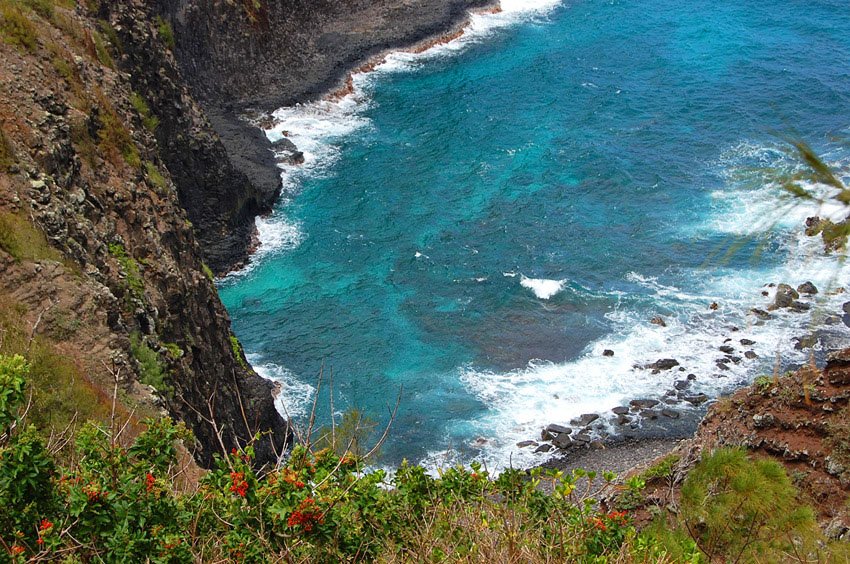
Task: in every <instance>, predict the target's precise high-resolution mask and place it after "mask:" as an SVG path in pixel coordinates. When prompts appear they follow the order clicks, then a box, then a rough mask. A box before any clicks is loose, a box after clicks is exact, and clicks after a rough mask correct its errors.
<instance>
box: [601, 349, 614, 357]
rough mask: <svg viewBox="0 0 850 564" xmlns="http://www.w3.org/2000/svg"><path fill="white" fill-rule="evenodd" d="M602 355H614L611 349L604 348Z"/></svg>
mask: <svg viewBox="0 0 850 564" xmlns="http://www.w3.org/2000/svg"><path fill="white" fill-rule="evenodd" d="M602 356H614V351H612V350H611V349H605V350H604V351H602Z"/></svg>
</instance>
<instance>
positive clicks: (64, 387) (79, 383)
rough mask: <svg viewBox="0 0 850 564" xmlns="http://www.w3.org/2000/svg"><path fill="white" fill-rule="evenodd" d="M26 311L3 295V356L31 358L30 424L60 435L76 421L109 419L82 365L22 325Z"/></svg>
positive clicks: (0, 331)
mask: <svg viewBox="0 0 850 564" xmlns="http://www.w3.org/2000/svg"><path fill="white" fill-rule="evenodd" d="M25 314H26V308H24V307H22V306H21V305H20V304H17V303H15V302H14V301H13V300H12V299H11V298H10V297H9V296H3V295H0V335H2V338H0V357H2V356H3V355H5V357H9V358H14V357H15V355H26V356H27V358H28V359H29V363H28V378H29V381H30V384H31V387H30V390H29V397H30V400H31V402H32V407H31V409H30V411H29V416H28V422H29V423H31V424H34V425H35V426H36V428H37V429H39V430H40V431H43V432H46V433H51V432H54V431H55V432H60V431H62V430H64V429H65V428H66V427H68V426H69V425H70V424H71V423H72V422H73V421H74V420H75V419H77V418H79V419H81V420H85V419H105V418H107V417H108V414H109V410H108V407H107V405H106V402H105V399H103V400H102V398H101V397H100V396H99V395H98V393H97V391H96V390H95V388H94V387H93V386H92V384H91V383H90V382H89V381H88V380H87V379H86V378H85V376H84V375H83V374H81V372H80V370H79V368H78V366H77V365H76V363H75V362H74V360H73V358H72V357H70V356H69V355H68V354H67V353H65V352H64V351H62V350H60V349H58V348H57V347H56V345H54V344H53V342H52V341H51V340H50V339H49V338H48V337H46V336H43V335H35V336H33V335H32V332H31V329H30V327H27V326H25V325H24V323H23V322H22V319H23V317H24V315H25Z"/></svg>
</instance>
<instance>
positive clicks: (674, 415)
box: [661, 407, 681, 419]
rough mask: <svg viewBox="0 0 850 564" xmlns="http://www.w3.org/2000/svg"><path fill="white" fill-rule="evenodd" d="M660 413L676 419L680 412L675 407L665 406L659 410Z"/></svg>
mask: <svg viewBox="0 0 850 564" xmlns="http://www.w3.org/2000/svg"><path fill="white" fill-rule="evenodd" d="M661 415H663V416H664V417H669V418H670V419H678V418H679V416H680V415H681V414H680V413H679V412H678V411H676V410H675V409H670V408H668V407H665V408H664V409H662V410H661Z"/></svg>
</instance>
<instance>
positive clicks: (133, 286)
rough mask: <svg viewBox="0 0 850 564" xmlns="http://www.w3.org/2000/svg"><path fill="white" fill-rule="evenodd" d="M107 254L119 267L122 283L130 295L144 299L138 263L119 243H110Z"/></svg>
mask: <svg viewBox="0 0 850 564" xmlns="http://www.w3.org/2000/svg"><path fill="white" fill-rule="evenodd" d="M109 254H110V255H112V256H113V257H114V258H115V260H117V261H118V264H119V265H120V266H121V270H122V271H123V272H124V281H125V283H126V285H127V289H128V290H129V292H130V295H131V296H132V297H135V298H138V299H141V298H142V297H144V294H145V281H144V280H143V279H142V275H141V273H140V271H139V263H137V262H136V260H135V259H134V258H133V257H131V256H129V255H128V254H127V251H126V249H124V245H122V244H120V243H110V244H109Z"/></svg>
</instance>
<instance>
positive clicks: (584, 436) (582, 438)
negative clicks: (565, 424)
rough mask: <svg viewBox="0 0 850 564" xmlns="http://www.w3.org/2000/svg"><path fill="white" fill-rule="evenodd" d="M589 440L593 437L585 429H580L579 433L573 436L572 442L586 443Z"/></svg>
mask: <svg viewBox="0 0 850 564" xmlns="http://www.w3.org/2000/svg"><path fill="white" fill-rule="evenodd" d="M591 440H593V438H592V437H591V436H590V433H588V432H586V431H582V432H581V433H579V434H577V435H576V436H575V437H573V442H574V443H577V444H587V443H589V442H590V441H591Z"/></svg>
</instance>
